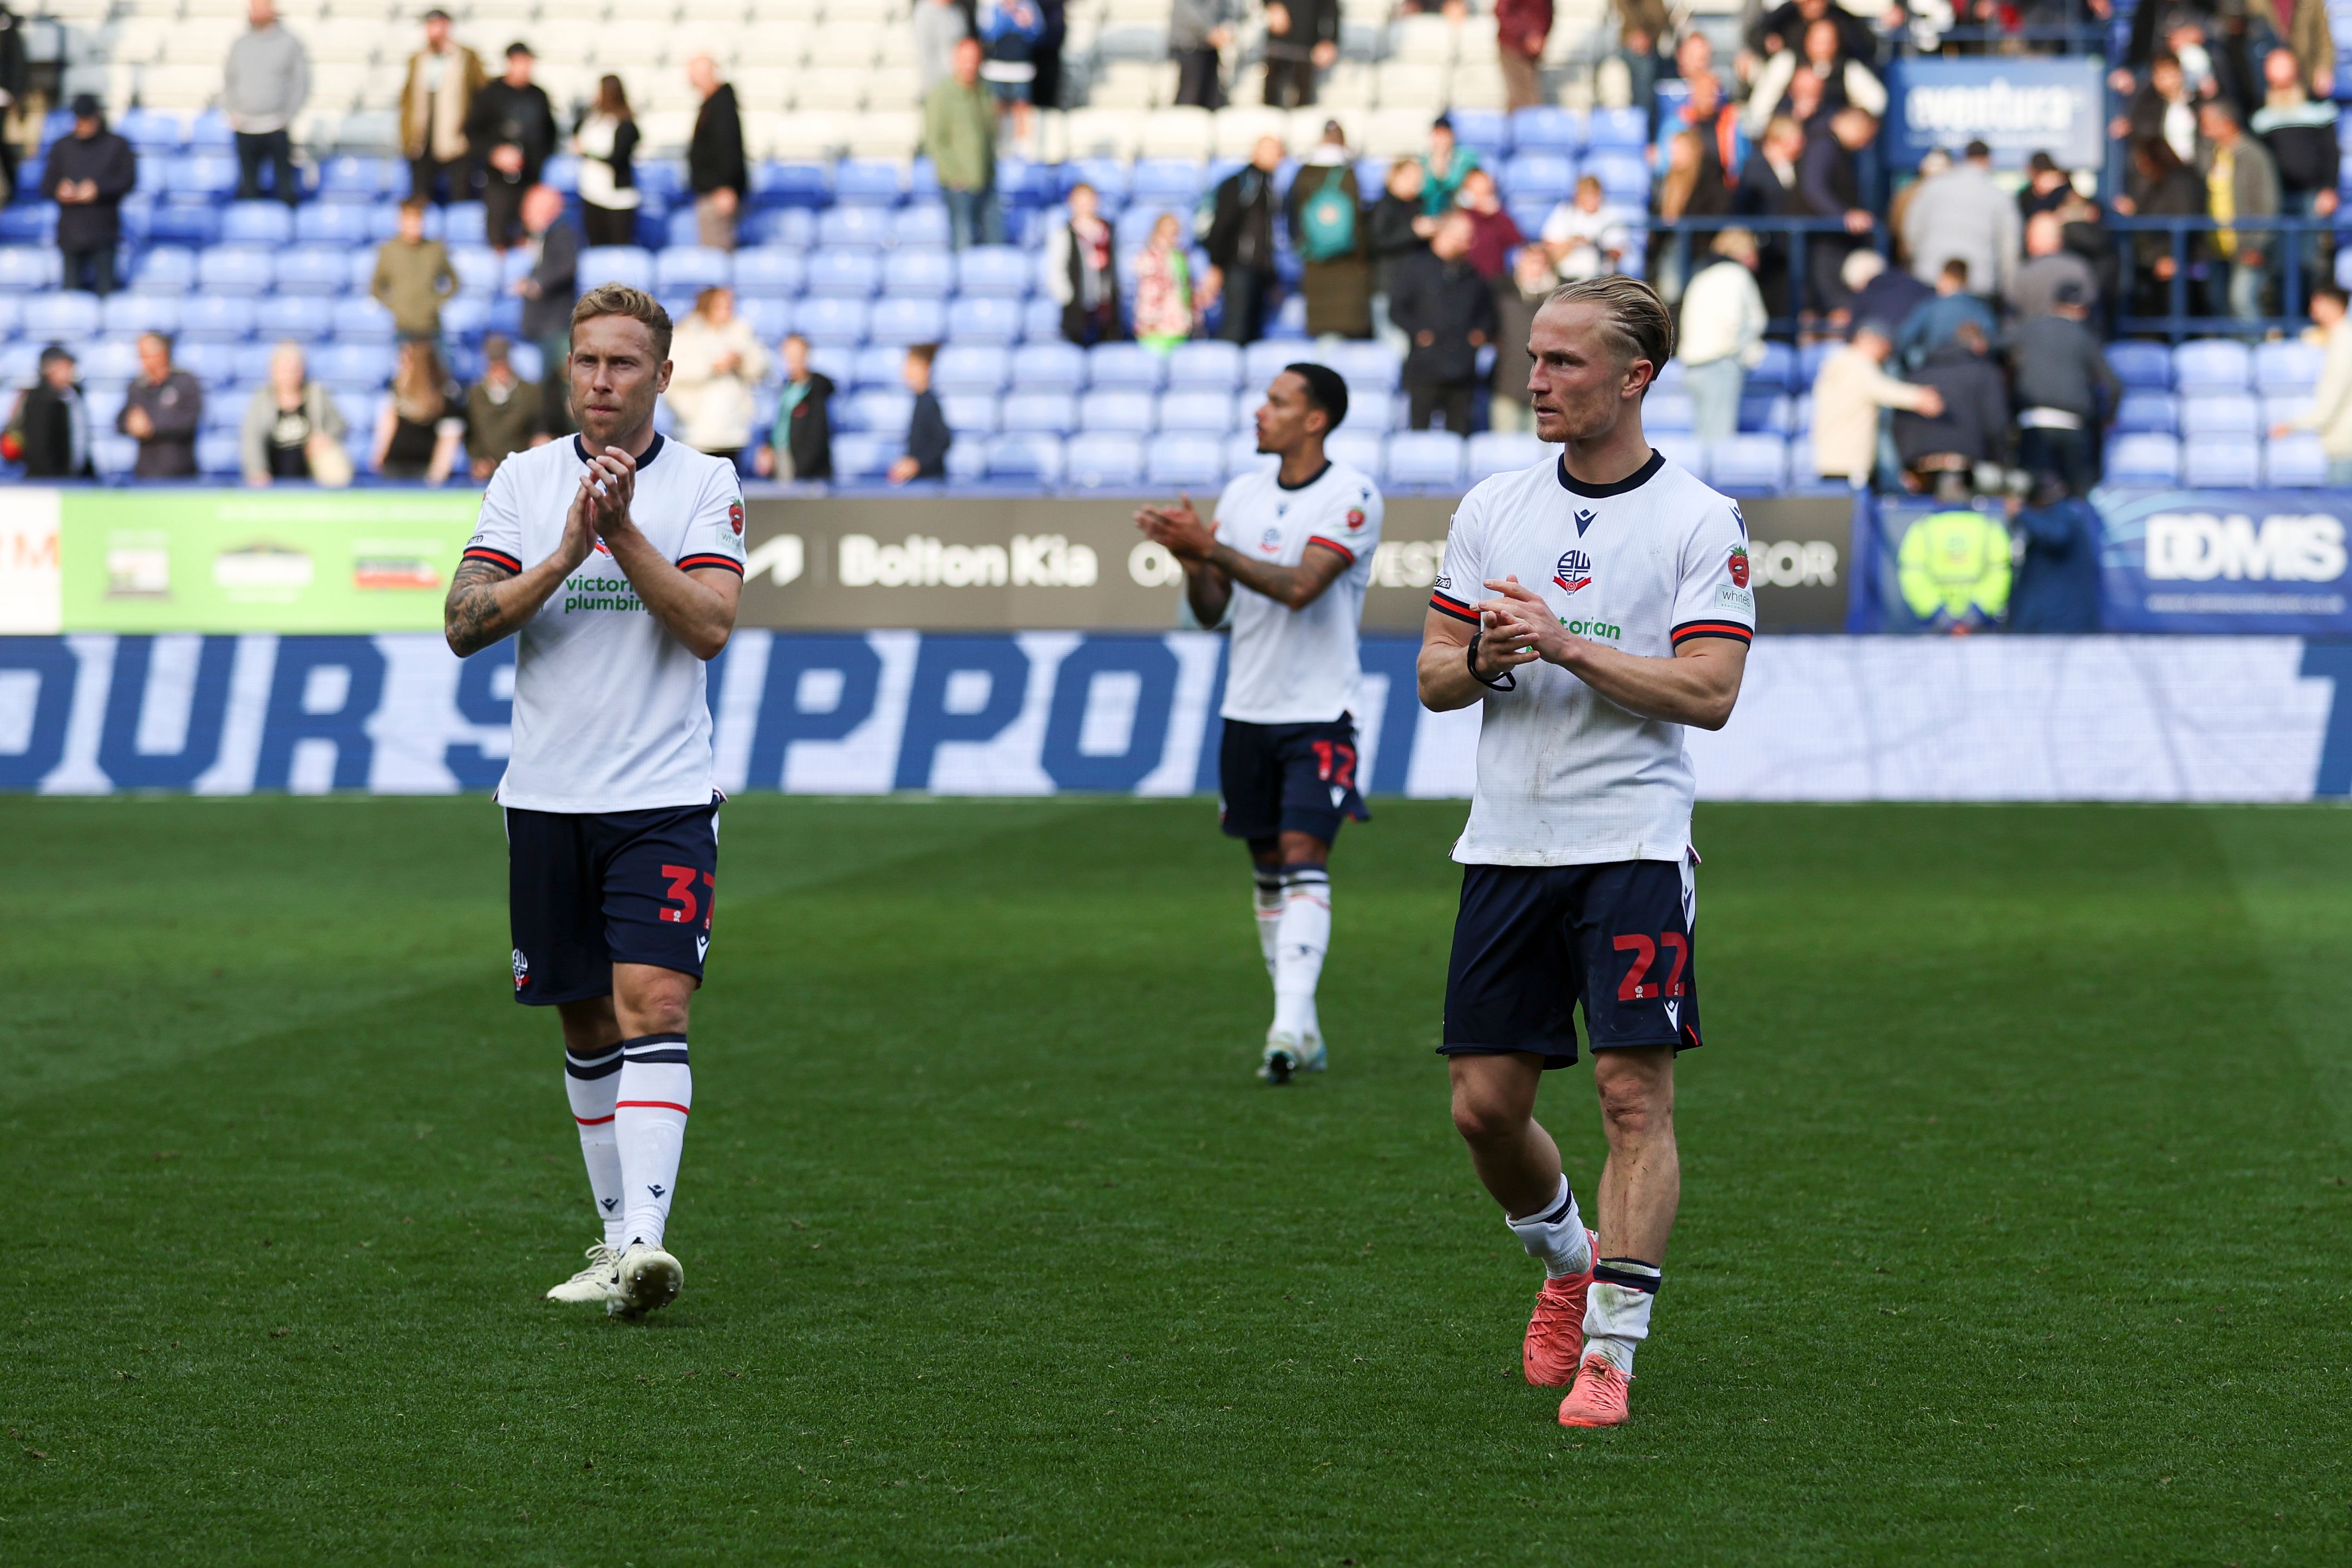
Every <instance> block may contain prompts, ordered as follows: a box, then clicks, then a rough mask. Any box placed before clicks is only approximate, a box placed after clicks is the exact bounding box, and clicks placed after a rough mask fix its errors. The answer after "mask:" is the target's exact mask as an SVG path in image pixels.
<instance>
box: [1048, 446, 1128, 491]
mask: <svg viewBox="0 0 2352 1568" xmlns="http://www.w3.org/2000/svg"><path fill="white" fill-rule="evenodd" d="M1062 465H1063V466H1062V472H1063V477H1064V479H1066V481H1067V482H1068V483H1069V484H1070V485H1071V486H1072V487H1073V488H1075V489H1084V490H1098V489H1131V488H1133V487H1135V486H1137V485H1139V484H1141V483H1142V482H1143V444H1142V443H1141V442H1140V441H1138V440H1137V439H1136V438H1135V437H1132V436H1112V435H1098V436H1080V437H1075V438H1074V439H1072V440H1071V441H1070V442H1069V443H1068V444H1067V445H1066V446H1065V447H1063V449H1062Z"/></svg>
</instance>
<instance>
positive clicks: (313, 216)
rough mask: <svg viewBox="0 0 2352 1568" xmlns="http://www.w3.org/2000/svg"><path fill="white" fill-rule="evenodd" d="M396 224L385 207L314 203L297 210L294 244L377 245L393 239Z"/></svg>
mask: <svg viewBox="0 0 2352 1568" xmlns="http://www.w3.org/2000/svg"><path fill="white" fill-rule="evenodd" d="M396 221H397V219H396V218H395V217H393V216H390V215H389V214H388V212H387V209H385V208H383V207H378V206H368V205H360V204H357V203H352V202H310V203H308V204H306V205H303V206H300V207H298V208H296V209H295V212H294V242H295V243H296V244H297V245H332V246H339V247H352V246H361V245H375V244H378V243H380V242H382V241H383V240H385V239H389V238H390V237H392V232H393V227H394V223H395V222H396Z"/></svg>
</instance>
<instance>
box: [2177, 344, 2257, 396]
mask: <svg viewBox="0 0 2352 1568" xmlns="http://www.w3.org/2000/svg"><path fill="white" fill-rule="evenodd" d="M2252 371H2253V355H2252V353H2250V352H2249V351H2248V350H2247V348H2246V345H2245V344H2243V343H2241V342H2231V341H2230V340H2228V339H2225V338H2204V339H2200V340H2198V341H2196V342H2186V343H2182V344H2180V345H2179V347H2177V348H2175V349H2174V350H2173V351H2172V384H2173V386H2174V388H2175V389H2176V390H2178V391H2179V392H2182V393H2192V392H2243V391H2245V390H2246V388H2247V386H2248V384H2250V383H2251V381H2252Z"/></svg>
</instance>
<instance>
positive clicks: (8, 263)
mask: <svg viewBox="0 0 2352 1568" xmlns="http://www.w3.org/2000/svg"><path fill="white" fill-rule="evenodd" d="M149 254H151V255H152V254H153V253H152V252H150V253H149ZM142 259H143V258H142ZM62 271H63V263H61V262H60V261H59V260H58V253H57V252H56V251H54V250H49V249H40V248H36V247H32V246H29V245H0V290H5V291H6V292H8V293H11V294H27V293H31V292H32V291H33V290H34V289H54V288H56V287H57V286H58V277H59V276H60V275H61V273H62ZM174 292H177V290H174Z"/></svg>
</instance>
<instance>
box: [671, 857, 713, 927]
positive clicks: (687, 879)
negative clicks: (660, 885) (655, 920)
mask: <svg viewBox="0 0 2352 1568" xmlns="http://www.w3.org/2000/svg"><path fill="white" fill-rule="evenodd" d="M661 874H662V875H663V876H665V877H667V878H668V879H669V892H668V893H667V895H665V896H666V897H667V899H668V900H669V901H670V905H671V907H670V908H668V909H666V910H662V912H661V918H662V919H663V920H665V921H668V922H669V923H670V924H672V925H692V924H693V923H694V917H695V916H696V915H697V914H699V915H701V916H702V929H703V930H705V931H709V929H710V914H709V910H706V909H705V908H704V907H703V903H701V902H698V901H697V900H696V899H695V896H694V883H695V879H697V878H700V879H701V880H702V886H703V889H704V893H703V897H704V900H706V901H707V900H708V899H709V894H710V890H711V889H715V888H717V887H718V885H719V884H718V882H717V880H716V879H713V878H712V877H711V875H710V873H709V872H708V871H698V870H696V869H695V868H693V867H691V866H665V867H663V868H661Z"/></svg>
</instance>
